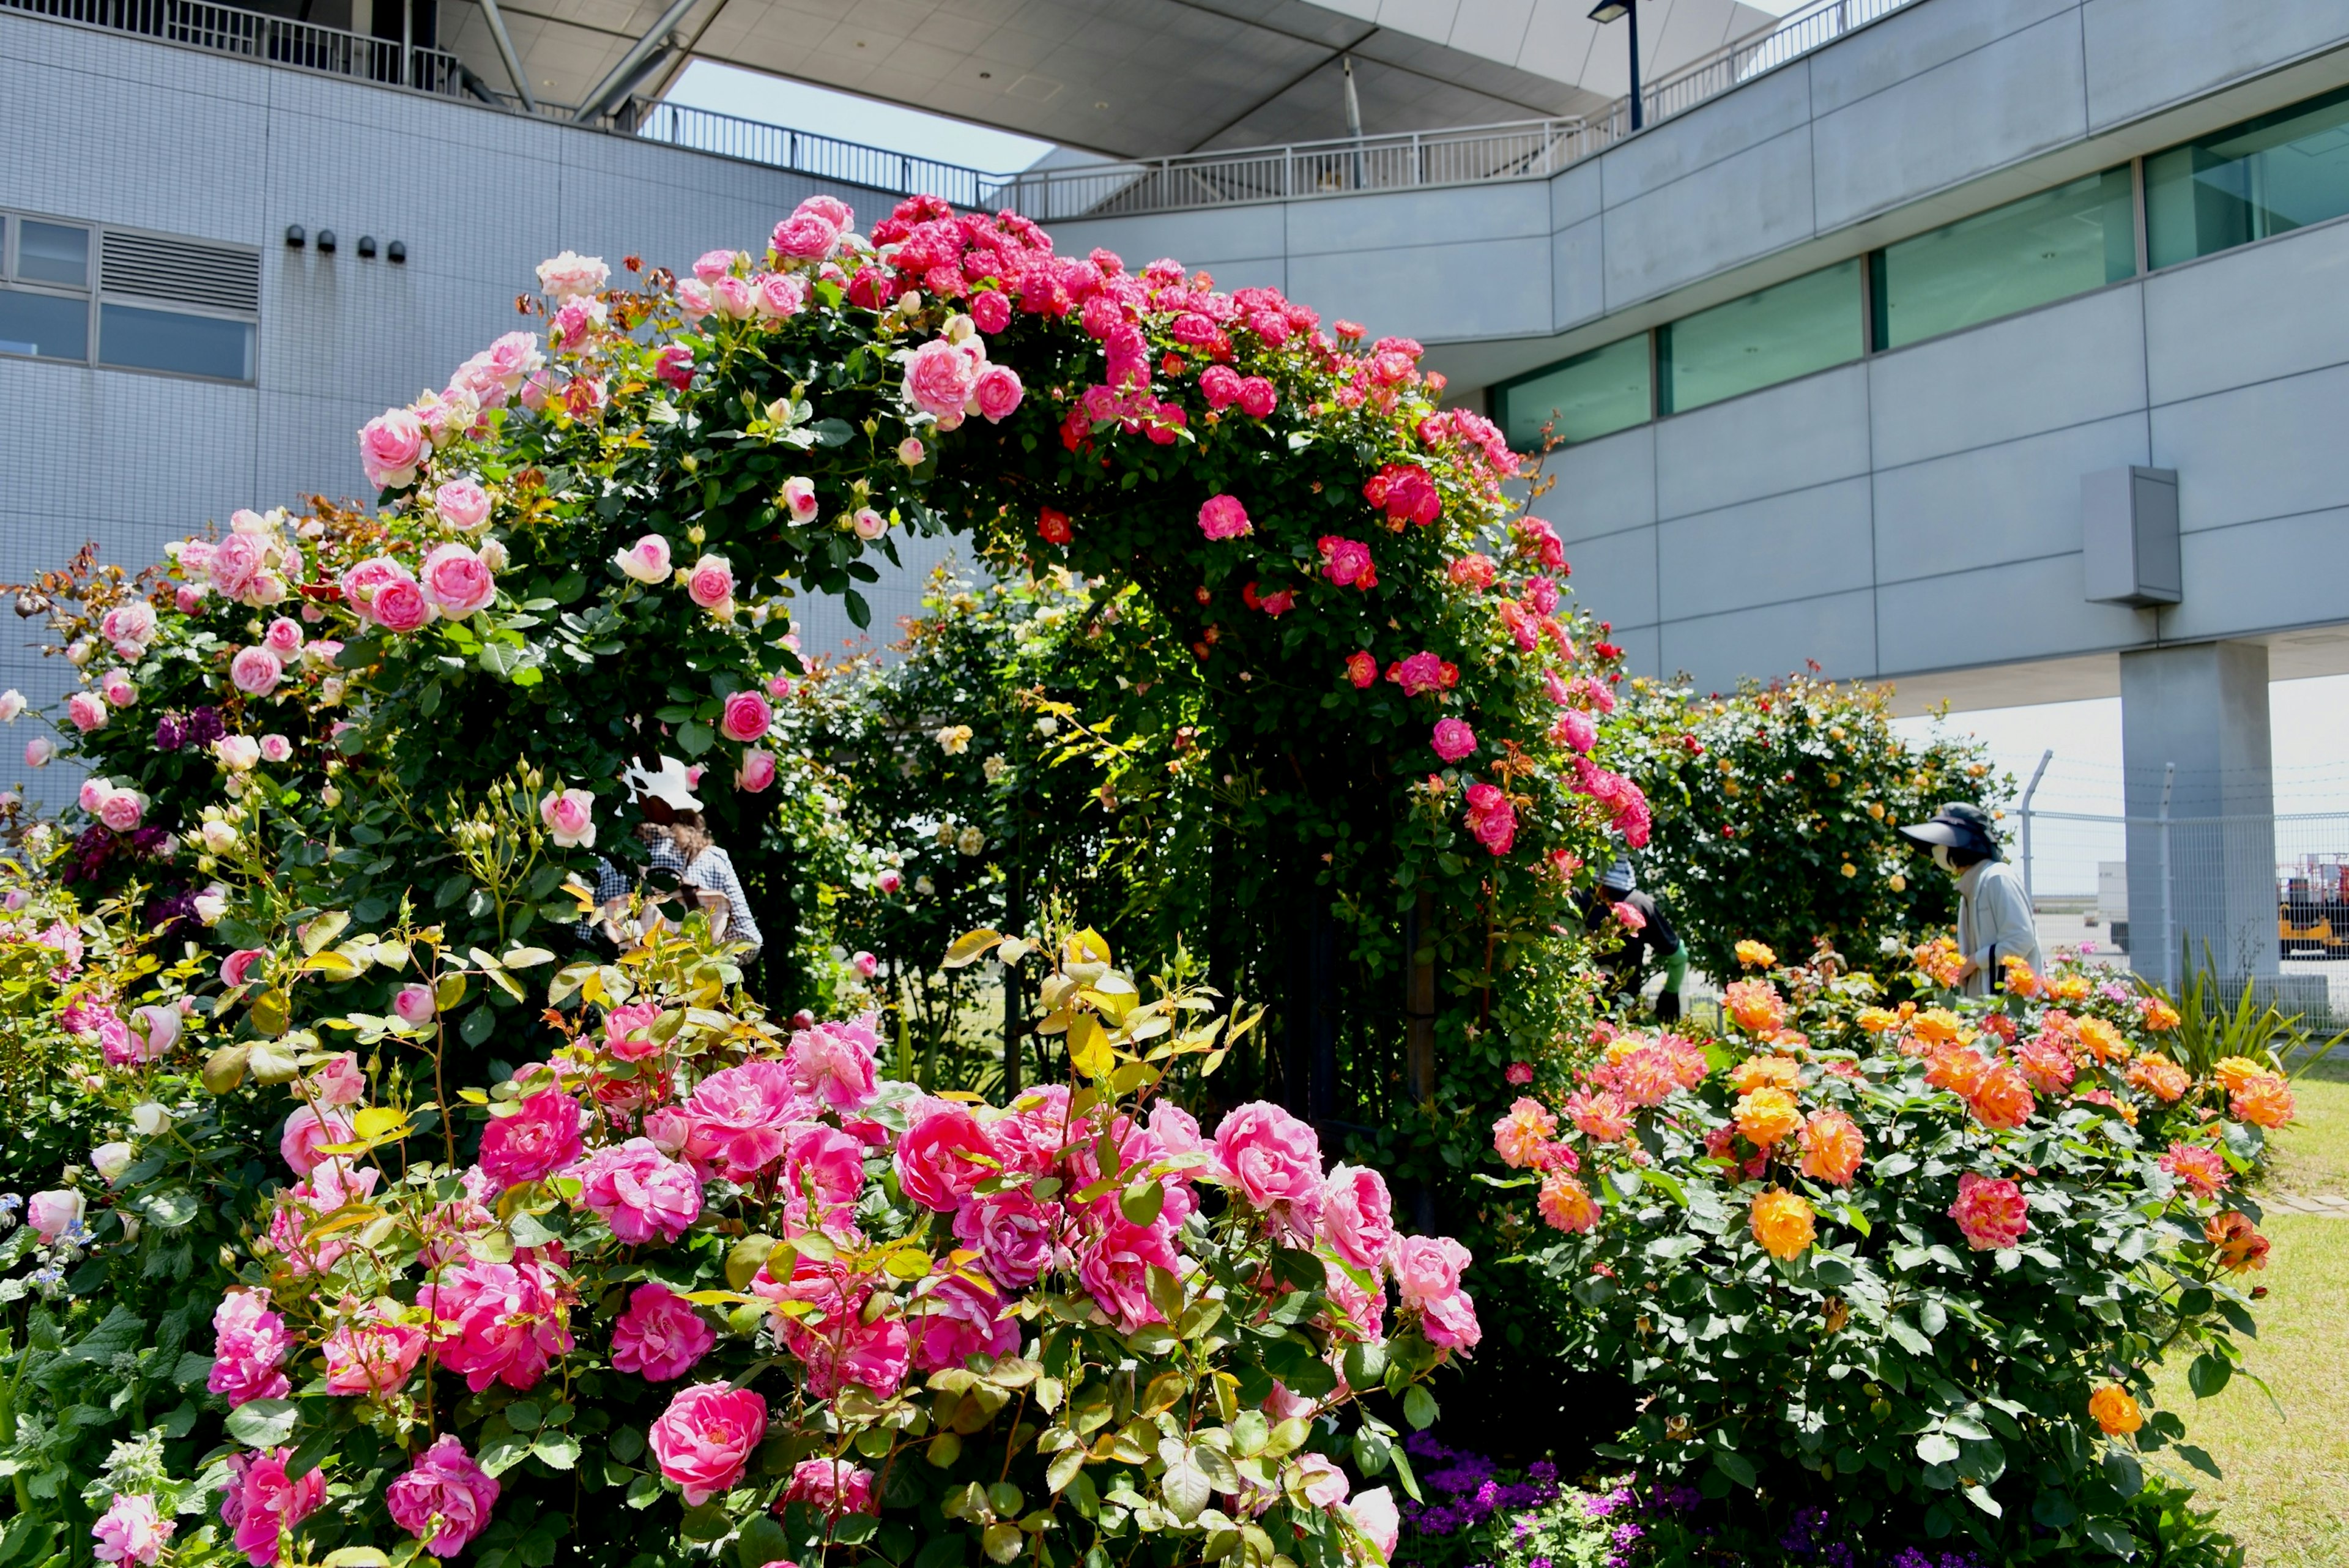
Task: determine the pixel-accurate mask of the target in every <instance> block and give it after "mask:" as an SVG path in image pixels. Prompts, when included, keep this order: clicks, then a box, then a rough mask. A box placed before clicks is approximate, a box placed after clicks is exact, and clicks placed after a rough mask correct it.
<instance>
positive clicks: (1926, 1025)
mask: <svg viewBox="0 0 2349 1568" xmlns="http://www.w3.org/2000/svg"><path fill="white" fill-rule="evenodd" d="M1909 1029H1910V1030H1911V1031H1912V1032H1914V1033H1915V1034H1916V1036H1917V1038H1918V1039H1920V1040H1922V1041H1924V1042H1926V1043H1927V1044H1932V1045H1946V1044H1955V1043H1957V1042H1959V1041H1961V1040H1969V1039H1971V1038H1972V1037H1973V1031H1971V1030H1970V1029H1968V1028H1967V1027H1966V1024H1965V1020H1963V1019H1961V1018H1960V1017H1959V1016H1958V1015H1957V1014H1956V1013H1954V1012H1951V1011H1950V1010H1949V1009H1948V1008H1946V1007H1932V1008H1928V1009H1926V1010H1925V1011H1924V1012H1920V1013H1919V1014H1918V1015H1917V1016H1916V1017H1915V1018H1914V1019H1912V1020H1910V1021H1909Z"/></svg>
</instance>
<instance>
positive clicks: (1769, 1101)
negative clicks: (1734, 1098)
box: [1737, 1087, 1803, 1148]
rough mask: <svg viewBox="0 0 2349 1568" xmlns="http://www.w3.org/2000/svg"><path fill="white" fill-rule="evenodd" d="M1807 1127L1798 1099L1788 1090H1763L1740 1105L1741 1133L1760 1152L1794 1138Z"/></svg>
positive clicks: (1738, 1123)
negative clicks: (1761, 1149) (1799, 1108)
mask: <svg viewBox="0 0 2349 1568" xmlns="http://www.w3.org/2000/svg"><path fill="white" fill-rule="evenodd" d="M1802 1125H1803V1113H1802V1112H1801V1111H1799V1110H1797V1109H1795V1096H1792V1095H1790V1094H1788V1093H1786V1091H1785V1090H1784V1089H1777V1088H1768V1087H1764V1088H1759V1089H1756V1090H1754V1092H1753V1093H1752V1094H1750V1095H1745V1096H1741V1097H1740V1098H1739V1100H1738V1102H1737V1130H1738V1131H1739V1132H1742V1133H1744V1135H1745V1137H1746V1141H1747V1142H1749V1143H1751V1144H1753V1145H1754V1147H1756V1148H1768V1147H1770V1146H1771V1145H1773V1144H1775V1143H1776V1142H1778V1141H1779V1140H1780V1139H1782V1138H1786V1137H1793V1136H1794V1135H1795V1132H1796V1131H1797V1130H1799V1129H1800V1128H1801V1127H1802Z"/></svg>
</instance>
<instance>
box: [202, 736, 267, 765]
mask: <svg viewBox="0 0 2349 1568" xmlns="http://www.w3.org/2000/svg"><path fill="white" fill-rule="evenodd" d="M212 755H213V756H215V757H218V758H219V759H220V763H221V766H222V767H224V768H226V769H228V771H229V772H231V773H233V774H242V773H250V772H251V771H252V770H253V765H254V763H257V762H259V761H261V742H259V741H256V740H254V738H253V737H252V736H251V735H222V737H221V738H220V739H219V740H217V741H214V742H212Z"/></svg>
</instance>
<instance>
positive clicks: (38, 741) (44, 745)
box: [25, 735, 57, 768]
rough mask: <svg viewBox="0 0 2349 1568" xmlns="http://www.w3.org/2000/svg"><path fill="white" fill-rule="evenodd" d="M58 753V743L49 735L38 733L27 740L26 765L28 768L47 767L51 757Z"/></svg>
mask: <svg viewBox="0 0 2349 1568" xmlns="http://www.w3.org/2000/svg"><path fill="white" fill-rule="evenodd" d="M56 755H57V743H56V742H53V741H51V740H50V739H49V738H48V737H47V735H36V736H34V737H33V738H32V739H31V740H29V741H27V742H25V765H26V767H28V768H45V767H47V766H48V765H49V759H50V758H51V757H54V756H56Z"/></svg>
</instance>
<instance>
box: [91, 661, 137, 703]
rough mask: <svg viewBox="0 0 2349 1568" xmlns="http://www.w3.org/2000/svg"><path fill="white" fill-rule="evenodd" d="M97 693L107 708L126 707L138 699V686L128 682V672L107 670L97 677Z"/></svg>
mask: <svg viewBox="0 0 2349 1568" xmlns="http://www.w3.org/2000/svg"><path fill="white" fill-rule="evenodd" d="M98 695H99V696H101V697H103V698H105V699H106V703H107V706H108V707H109V708H128V707H129V706H131V705H132V704H133V703H135V702H137V701H139V688H138V687H136V686H133V685H132V684H130V673H129V671H128V670H108V671H107V672H106V673H105V674H104V675H101V676H99V677H98Z"/></svg>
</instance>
